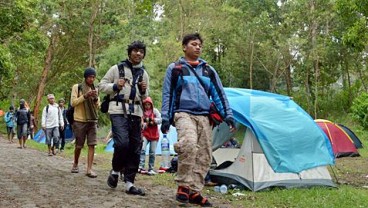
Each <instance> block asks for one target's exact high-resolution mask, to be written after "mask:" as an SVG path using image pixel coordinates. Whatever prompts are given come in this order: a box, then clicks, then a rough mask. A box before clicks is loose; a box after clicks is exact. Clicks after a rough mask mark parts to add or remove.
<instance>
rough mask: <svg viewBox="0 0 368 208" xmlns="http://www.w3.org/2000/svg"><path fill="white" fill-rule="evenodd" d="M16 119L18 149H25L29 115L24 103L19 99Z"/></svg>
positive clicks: (29, 120)
mask: <svg viewBox="0 0 368 208" xmlns="http://www.w3.org/2000/svg"><path fill="white" fill-rule="evenodd" d="M16 118H17V135H18V140H19V147H18V148H20V149H23V148H26V141H27V135H28V127H29V126H30V122H31V115H30V113H29V110H28V109H27V108H26V101H25V100H24V99H20V101H19V110H18V111H17V113H16Z"/></svg>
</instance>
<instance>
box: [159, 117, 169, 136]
mask: <svg viewBox="0 0 368 208" xmlns="http://www.w3.org/2000/svg"><path fill="white" fill-rule="evenodd" d="M169 129H170V122H169V121H168V120H162V124H161V132H162V133H163V134H166V133H167V132H168V131H169Z"/></svg>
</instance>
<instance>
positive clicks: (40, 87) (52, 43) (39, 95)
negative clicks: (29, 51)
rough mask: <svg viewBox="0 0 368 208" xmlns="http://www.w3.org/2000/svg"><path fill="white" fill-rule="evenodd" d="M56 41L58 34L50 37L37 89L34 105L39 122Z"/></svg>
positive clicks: (35, 115) (36, 118) (36, 119)
mask: <svg viewBox="0 0 368 208" xmlns="http://www.w3.org/2000/svg"><path fill="white" fill-rule="evenodd" d="M55 42H56V36H55V35H52V36H51V39H50V43H49V46H48V47H47V51H46V57H45V64H44V67H43V71H42V74H41V79H40V81H39V84H38V91H37V97H36V100H35V105H34V107H33V109H34V117H35V122H36V123H38V121H39V119H38V117H39V116H38V114H39V109H40V104H41V100H42V95H43V94H44V92H45V86H46V80H47V74H48V72H49V71H50V69H51V63H52V59H53V55H54V46H55ZM36 130H37V129H36Z"/></svg>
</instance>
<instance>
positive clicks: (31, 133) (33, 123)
mask: <svg viewBox="0 0 368 208" xmlns="http://www.w3.org/2000/svg"><path fill="white" fill-rule="evenodd" d="M29 113H30V115H31V125H30V126H29V134H30V135H31V139H32V140H33V139H34V130H35V129H37V124H36V121H35V117H34V115H33V111H30V112H29Z"/></svg>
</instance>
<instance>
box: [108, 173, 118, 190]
mask: <svg viewBox="0 0 368 208" xmlns="http://www.w3.org/2000/svg"><path fill="white" fill-rule="evenodd" d="M118 181H119V175H113V174H112V170H110V174H109V177H108V178H107V185H109V187H110V188H116V186H118Z"/></svg>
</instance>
